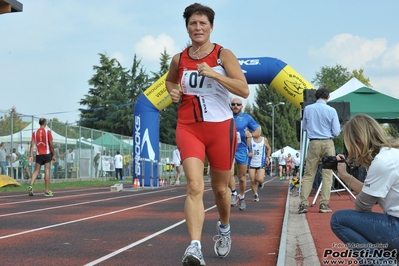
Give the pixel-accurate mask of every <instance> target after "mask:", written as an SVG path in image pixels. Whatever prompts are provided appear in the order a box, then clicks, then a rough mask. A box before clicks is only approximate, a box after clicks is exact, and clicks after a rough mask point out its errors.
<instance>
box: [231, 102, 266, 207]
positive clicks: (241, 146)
mask: <svg viewBox="0 0 399 266" xmlns="http://www.w3.org/2000/svg"><path fill="white" fill-rule="evenodd" d="M242 109H243V105H242V101H241V99H239V98H234V99H232V100H231V110H232V111H233V115H234V121H235V123H236V131H237V142H238V144H237V150H236V154H235V157H234V161H235V163H236V164H237V177H238V181H239V188H240V194H239V195H237V192H236V185H235V178H234V163H233V165H232V167H231V178H230V184H229V187H230V189H231V193H232V197H231V206H236V205H237V203H238V207H239V209H240V210H241V211H243V210H245V209H246V203H245V189H246V186H247V177H246V173H247V168H248V146H247V138H252V137H259V136H260V135H261V133H262V132H261V127H260V126H259V125H258V123H256V122H255V119H254V118H253V117H252V116H251V115H249V114H246V113H242V112H241V111H242ZM251 132H252V133H251Z"/></svg>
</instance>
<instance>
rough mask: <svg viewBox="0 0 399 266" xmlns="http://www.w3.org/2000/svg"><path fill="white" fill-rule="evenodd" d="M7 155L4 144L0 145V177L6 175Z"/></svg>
mask: <svg viewBox="0 0 399 266" xmlns="http://www.w3.org/2000/svg"><path fill="white" fill-rule="evenodd" d="M6 158H7V154H6V149H5V148H4V142H1V143H0V170H1V174H2V175H6V174H7V169H6V166H7V159H6Z"/></svg>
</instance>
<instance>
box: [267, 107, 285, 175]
mask: <svg viewBox="0 0 399 266" xmlns="http://www.w3.org/2000/svg"><path fill="white" fill-rule="evenodd" d="M284 104H285V103H284V102H279V103H277V104H273V103H272V102H268V103H267V104H266V105H270V106H271V107H272V152H271V153H270V154H272V153H273V152H274V108H275V107H276V106H278V105H284ZM272 158H273V157H272ZM272 160H273V159H272ZM271 163H272V162H271ZM274 165H276V164H274ZM270 173H271V175H272V176H273V169H272V165H270Z"/></svg>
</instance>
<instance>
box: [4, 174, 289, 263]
mask: <svg viewBox="0 0 399 266" xmlns="http://www.w3.org/2000/svg"><path fill="white" fill-rule="evenodd" d="M265 182H266V184H265V188H264V189H263V190H260V191H259V197H260V201H259V202H257V203H256V202H253V201H252V197H253V195H252V191H249V192H247V197H246V201H247V209H246V210H245V211H239V210H238V207H232V210H231V228H232V250H231V252H230V254H229V255H228V256H227V257H226V258H223V259H222V258H218V257H217V256H216V255H215V253H214V251H213V245H214V242H213V240H212V238H213V236H214V235H215V234H216V221H217V219H218V215H217V210H216V207H215V205H214V201H213V193H212V191H211V188H210V186H209V182H206V183H205V194H204V205H205V211H206V214H205V223H204V228H203V237H202V252H203V254H204V258H205V262H206V263H207V265H240V266H242V265H247V266H252V265H276V262H277V256H278V251H279V244H280V236H281V229H282V223H283V219H284V212H285V204H286V198H287V182H281V181H279V180H278V178H276V177H273V178H271V177H267V178H266V180H265ZM248 185H249V182H248ZM247 188H248V187H247ZM185 193H186V189H185V186H172V187H162V188H155V189H144V190H143V189H138V190H136V189H129V188H128V187H127V186H126V185H125V189H124V190H123V191H121V192H110V187H96V188H81V189H80V188H79V189H76V188H74V189H63V190H55V191H54V195H55V196H54V197H52V198H47V197H44V196H43V192H42V191H35V196H34V197H29V196H28V195H27V193H25V192H18V193H2V194H0V250H1V255H0V265H57V266H60V265H62V266H63V265H139V266H142V265H143V266H146V265H153V266H157V265H181V257H182V255H183V253H184V251H185V249H186V247H187V246H188V244H189V242H190V241H189V238H188V233H187V228H186V224H185V220H184V213H183V208H184V200H185V196H186V194H185Z"/></svg>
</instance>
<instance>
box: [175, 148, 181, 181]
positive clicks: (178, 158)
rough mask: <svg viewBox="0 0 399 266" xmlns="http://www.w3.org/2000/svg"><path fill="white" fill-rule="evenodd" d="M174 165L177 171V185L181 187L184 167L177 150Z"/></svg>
mask: <svg viewBox="0 0 399 266" xmlns="http://www.w3.org/2000/svg"><path fill="white" fill-rule="evenodd" d="M173 164H174V165H175V171H176V177H175V184H176V185H180V176H181V172H182V167H183V166H182V164H181V158H180V151H179V149H175V150H174V151H173Z"/></svg>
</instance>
